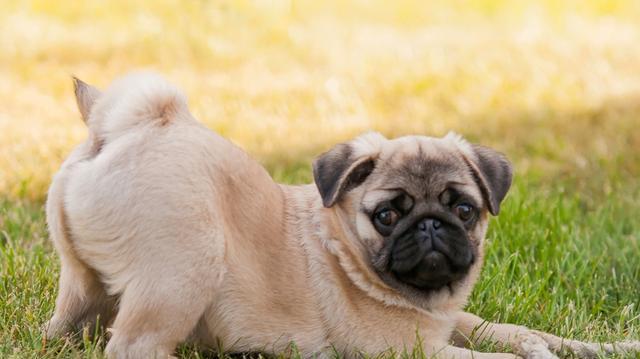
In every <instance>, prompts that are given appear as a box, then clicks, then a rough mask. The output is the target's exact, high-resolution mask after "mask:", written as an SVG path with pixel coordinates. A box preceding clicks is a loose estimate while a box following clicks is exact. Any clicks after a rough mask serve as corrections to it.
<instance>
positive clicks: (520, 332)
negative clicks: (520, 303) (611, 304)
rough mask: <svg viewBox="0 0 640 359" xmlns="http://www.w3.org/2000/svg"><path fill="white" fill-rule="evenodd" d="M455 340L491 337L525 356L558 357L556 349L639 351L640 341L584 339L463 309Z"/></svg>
mask: <svg viewBox="0 0 640 359" xmlns="http://www.w3.org/2000/svg"><path fill="white" fill-rule="evenodd" d="M456 319H457V320H456V330H455V332H454V335H453V338H452V339H453V341H454V343H455V344H456V345H459V346H468V345H469V344H478V343H481V342H483V341H491V342H494V343H495V344H497V345H498V346H499V347H500V348H503V349H506V348H508V347H510V348H511V349H512V350H513V351H514V352H515V353H517V354H518V355H521V356H523V357H525V358H528V359H529V358H531V359H533V358H557V356H555V355H554V354H553V353H563V352H572V353H573V354H575V355H576V356H577V357H579V358H595V357H597V356H598V354H613V353H618V354H624V353H634V352H640V342H638V341H625V342H617V343H585V342H581V341H578V340H569V339H564V338H560V337H557V336H555V335H552V334H548V333H543V332H539V331H537V330H531V329H529V328H527V327H523V326H520V325H513V324H498V323H491V322H488V321H486V320H484V319H482V318H480V317H478V316H476V315H474V314H471V313H466V312H460V313H458V315H457V318H456Z"/></svg>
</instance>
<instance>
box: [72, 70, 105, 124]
mask: <svg viewBox="0 0 640 359" xmlns="http://www.w3.org/2000/svg"><path fill="white" fill-rule="evenodd" d="M73 88H74V92H75V94H76V103H77V104H78V110H80V115H82V121H84V122H85V123H87V121H88V120H89V114H91V108H92V107H93V104H94V103H95V102H96V100H97V99H98V97H100V95H102V92H101V91H100V90H98V89H97V88H95V87H93V86H91V85H89V84H88V83H86V82H84V81H82V80H80V79H79V78H77V77H75V76H74V77H73Z"/></svg>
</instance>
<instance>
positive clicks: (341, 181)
mask: <svg viewBox="0 0 640 359" xmlns="http://www.w3.org/2000/svg"><path fill="white" fill-rule="evenodd" d="M383 141H386V138H384V137H383V136H382V135H381V134H379V133H377V132H371V133H367V134H364V135H362V136H360V137H358V138H356V139H355V140H353V141H351V142H348V143H342V144H339V145H337V146H335V147H334V148H332V149H331V150H329V151H327V152H325V153H323V154H322V155H320V156H319V157H318V158H316V160H315V161H313V179H314V181H315V183H316V186H317V187H318V191H319V192H320V197H322V204H323V205H324V206H325V207H327V208H329V207H331V206H333V205H334V204H336V202H338V201H339V200H340V199H341V198H342V195H344V194H345V193H346V192H348V191H349V190H351V189H353V188H355V187H357V186H358V185H360V184H361V183H362V182H364V180H365V179H367V177H368V176H369V175H370V174H371V172H372V171H373V169H374V168H375V160H376V158H377V157H378V155H379V153H380V145H381V143H382V142H383Z"/></svg>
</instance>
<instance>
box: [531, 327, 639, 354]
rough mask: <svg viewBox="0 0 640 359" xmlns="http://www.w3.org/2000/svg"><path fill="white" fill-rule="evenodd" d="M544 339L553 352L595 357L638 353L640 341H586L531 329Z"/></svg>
mask: <svg viewBox="0 0 640 359" xmlns="http://www.w3.org/2000/svg"><path fill="white" fill-rule="evenodd" d="M532 332H533V333H535V334H536V335H538V336H539V337H541V338H542V339H544V340H545V341H546V342H547V344H548V345H549V348H550V349H551V350H552V351H553V352H555V353H563V352H571V353H573V354H574V355H575V356H576V357H578V358H585V359H591V358H597V357H598V355H600V354H631V353H640V341H622V342H615V343H586V342H581V341H579V340H571V339H565V338H560V337H557V336H555V335H553V334H548V333H543V332H539V331H535V330H532Z"/></svg>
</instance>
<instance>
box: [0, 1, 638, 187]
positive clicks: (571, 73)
mask: <svg viewBox="0 0 640 359" xmlns="http://www.w3.org/2000/svg"><path fill="white" fill-rule="evenodd" d="M135 69H152V70H155V71H158V72H160V73H162V74H163V75H165V76H166V77H168V78H169V79H170V81H171V82H173V83H175V84H176V85H177V86H178V87H180V88H182V89H183V90H184V92H185V93H186V94H187V96H188V98H189V103H190V106H191V110H192V112H193V113H194V115H195V116H196V117H197V118H198V119H200V120H201V121H203V122H204V123H206V125H207V126H209V127H210V128H212V129H214V130H216V131H218V132H220V133H221V134H223V135H224V136H227V137H229V138H230V139H231V140H233V141H234V142H235V143H237V144H238V145H240V146H242V147H243V148H245V149H246V150H247V151H249V152H250V153H251V154H253V155H254V156H255V157H256V158H257V159H258V160H260V161H261V162H262V163H264V164H265V165H266V166H267V167H268V168H269V170H270V171H272V173H274V175H275V177H276V178H277V179H278V180H283V181H287V182H300V181H305V180H309V167H308V166H309V164H308V162H309V160H310V159H311V158H312V157H313V156H314V155H315V154H317V153H318V152H319V151H322V150H324V149H326V148H328V147H329V146H331V145H332V144H334V143H336V142H339V141H344V140H346V139H348V138H350V137H352V136H354V135H356V134H358V133H360V132H362V131H367V130H377V131H381V132H382V133H384V134H385V135H387V136H398V135H402V134H408V133H412V134H415V133H417V134H428V135H442V134H444V133H446V132H448V131H451V130H453V131H458V132H460V133H462V134H463V135H465V136H467V137H469V138H470V139H471V140H472V141H476V142H481V143H484V144H487V145H491V146H494V147H496V148H498V149H500V150H502V151H504V152H506V153H507V155H509V157H511V158H512V159H513V160H514V162H515V164H516V168H517V171H518V174H519V175H520V176H525V177H526V176H531V177H539V178H544V177H545V176H552V177H557V176H568V175H571V174H574V175H575V174H576V173H581V174H582V176H587V177H588V176H598V174H599V173H601V172H603V171H604V172H606V173H607V176H606V177H607V181H610V180H611V178H616V177H620V178H626V179H628V178H630V177H633V176H638V175H639V173H640V172H639V170H640V155H638V153H640V130H639V129H638V127H639V125H640V2H638V1H635V0H616V1H596V0H585V1H564V2H562V1H551V0H547V1H534V0H526V1H525V0H522V1H507V0H504V1H499V0H483V1H449V2H444V1H432V0H427V1H418V0H401V1H364V0H358V1H337V0H329V1H306V0H305V1H283V0H272V1H267V0H261V1H204V0H200V1H177V0H174V1H171V0H156V1H123V0H116V1H100V0H89V1H44V0H40V1H15V0H4V1H2V2H1V3H0V196H3V197H5V196H6V197H9V198H14V197H18V198H26V199H36V200H39V199H42V198H43V197H44V195H45V191H46V187H47V184H48V183H49V181H50V178H51V175H52V174H53V173H54V171H55V170H56V169H57V168H58V166H59V164H60V163H61V161H62V160H63V158H64V156H65V155H66V154H67V153H68V152H69V150H70V149H71V147H72V146H73V145H74V144H76V143H78V142H79V141H81V140H82V139H83V138H84V137H85V136H86V129H85V127H84V124H83V123H82V121H80V119H79V115H78V113H77V110H76V108H75V103H74V98H73V93H72V83H71V76H72V75H75V76H78V77H80V78H81V79H83V80H85V81H86V82H89V83H92V84H95V85H97V86H98V87H105V86H107V85H108V84H109V82H110V81H112V80H113V79H114V78H115V77H117V76H119V75H122V74H124V73H126V72H128V71H131V70H135ZM581 171H582V172H581ZM607 181H604V182H602V183H604V185H605V186H606V185H607V184H606V182H607ZM599 183H600V182H599Z"/></svg>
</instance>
